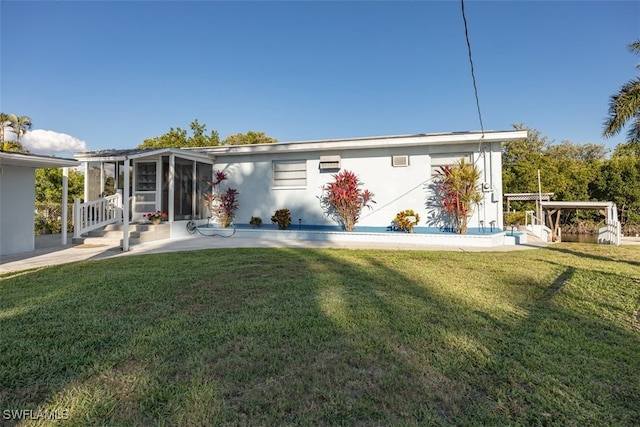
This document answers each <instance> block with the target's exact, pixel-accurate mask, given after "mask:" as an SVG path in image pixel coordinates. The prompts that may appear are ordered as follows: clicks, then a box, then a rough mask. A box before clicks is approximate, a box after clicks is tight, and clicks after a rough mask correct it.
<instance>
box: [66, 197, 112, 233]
mask: <svg viewBox="0 0 640 427" xmlns="http://www.w3.org/2000/svg"><path fill="white" fill-rule="evenodd" d="M119 222H122V196H121V195H120V194H114V195H113V196H107V197H103V198H101V199H97V200H92V201H90V202H84V203H80V199H75V200H74V202H73V237H74V238H78V237H80V236H82V235H83V234H85V233H88V232H89V231H91V230H96V229H98V228H101V227H104V226H105V225H108V224H115V223H119Z"/></svg>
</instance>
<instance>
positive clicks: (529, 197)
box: [504, 193, 554, 201]
mask: <svg viewBox="0 0 640 427" xmlns="http://www.w3.org/2000/svg"><path fill="white" fill-rule="evenodd" d="M553 194H554V193H506V194H505V195H504V197H506V199H507V200H508V201H534V200H540V199H542V201H549V200H551V197H553Z"/></svg>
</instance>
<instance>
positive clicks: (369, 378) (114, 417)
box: [0, 244, 640, 426]
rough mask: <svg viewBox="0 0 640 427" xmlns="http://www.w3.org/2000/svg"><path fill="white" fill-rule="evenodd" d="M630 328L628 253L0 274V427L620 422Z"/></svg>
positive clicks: (299, 258)
mask: <svg viewBox="0 0 640 427" xmlns="http://www.w3.org/2000/svg"><path fill="white" fill-rule="evenodd" d="M639 312H640V247H637V246H636V247H633V246H623V247H610V246H598V245H580V244H557V245H553V246H551V247H550V248H547V249H539V250H531V251H516V252H511V253H509V252H483V253H478V252H475V253H465V252H440V251H437V252H428V251H383V250H358V251H351V250H331V249H229V250H208V251H197V252H183V253H169V254H157V255H141V256H127V257H119V258H114V259H108V260H102V261H92V262H82V263H76V264H68V265H61V266H56V267H51V268H43V269H39V270H36V271H31V272H22V273H10V274H4V275H2V276H0V424H3V423H9V424H11V423H13V424H16V423H18V421H17V420H15V419H14V420H13V421H11V420H9V418H11V416H10V412H9V411H10V410H31V411H32V412H31V413H29V414H30V416H29V417H28V418H37V417H38V416H46V415H52V414H53V415H54V416H62V417H68V420H67V421H66V422H65V424H64V425H77V426H85V425H117V426H122V425H168V426H173V425H340V424H345V425H353V424H355V425H478V424H483V425H576V426H583V425H594V426H596V425H597V426H601V425H615V426H618V425H633V424H636V425H637V423H639V422H640V313H639ZM38 411H40V412H38ZM22 415H23V416H24V413H22ZM21 423H23V424H21V425H31V424H37V423H38V421H36V420H23V421H21ZM45 424H47V422H44V423H43V422H41V421H40V425H45Z"/></svg>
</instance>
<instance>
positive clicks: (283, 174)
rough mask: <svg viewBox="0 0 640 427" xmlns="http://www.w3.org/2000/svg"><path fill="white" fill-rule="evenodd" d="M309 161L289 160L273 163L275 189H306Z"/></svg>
mask: <svg viewBox="0 0 640 427" xmlns="http://www.w3.org/2000/svg"><path fill="white" fill-rule="evenodd" d="M306 185H307V161H306V160H288V161H274V162H273V186H274V187H306Z"/></svg>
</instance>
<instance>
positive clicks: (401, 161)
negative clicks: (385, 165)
mask: <svg viewBox="0 0 640 427" xmlns="http://www.w3.org/2000/svg"><path fill="white" fill-rule="evenodd" d="M391 166H393V167H394V168H398V167H404V166H409V156H392V157H391Z"/></svg>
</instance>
